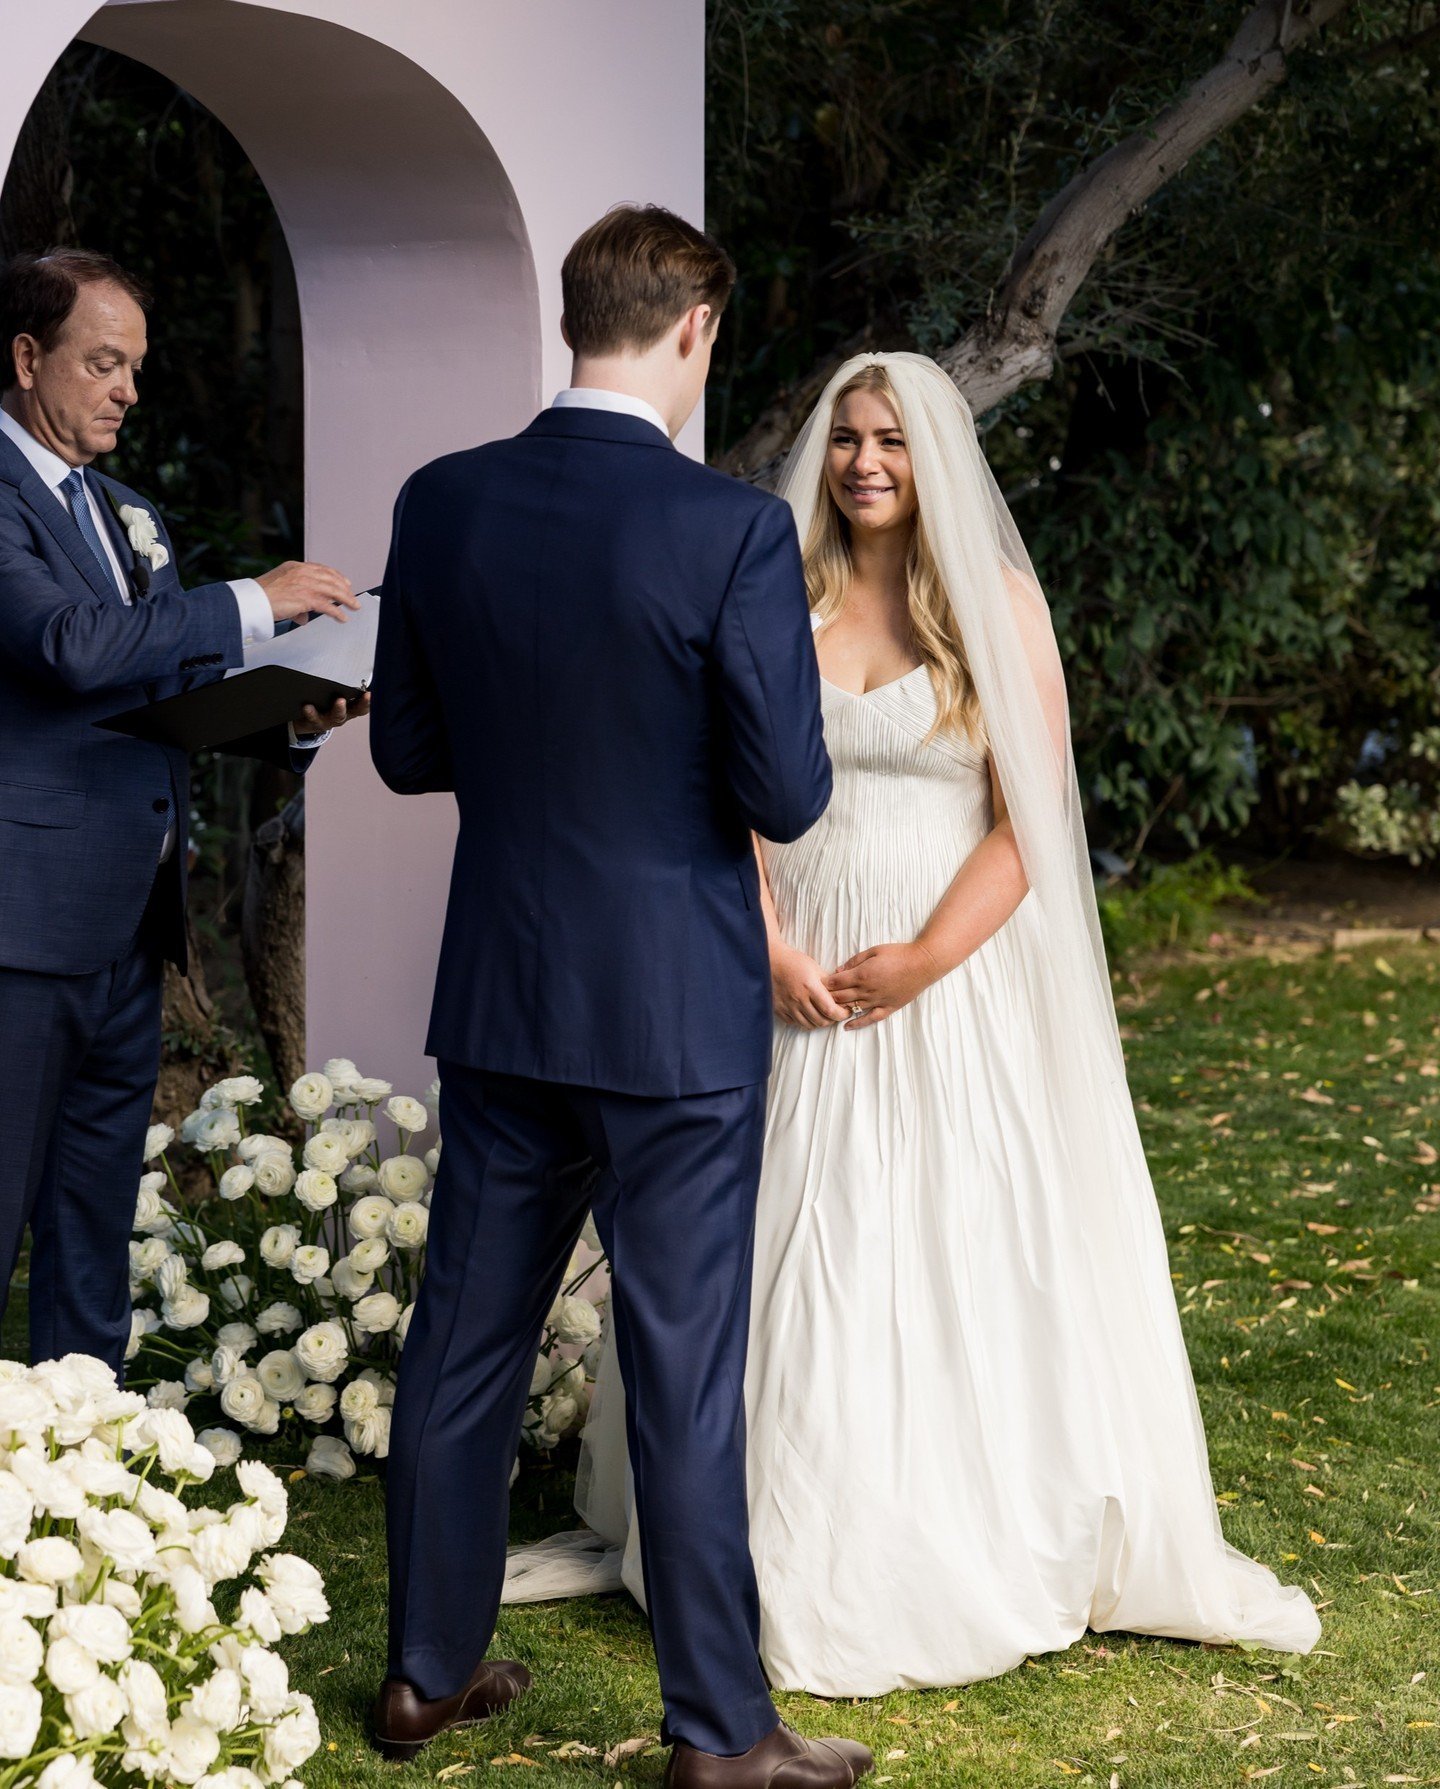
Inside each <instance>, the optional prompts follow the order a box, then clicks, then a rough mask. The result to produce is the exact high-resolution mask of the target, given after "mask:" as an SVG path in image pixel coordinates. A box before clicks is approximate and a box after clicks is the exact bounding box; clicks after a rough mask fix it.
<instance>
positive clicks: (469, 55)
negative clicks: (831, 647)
mask: <svg viewBox="0 0 1440 1789" xmlns="http://www.w3.org/2000/svg"><path fill="white" fill-rule="evenodd" d="M6 13H7V19H6V27H7V30H6V39H7V41H6V55H5V57H4V59H3V61H0V175H3V170H4V167H5V165H8V162H9V158H10V155H11V153H12V151H13V148H14V144H15V139H16V136H17V134H18V132H19V129H20V126H21V124H22V122H23V120H24V118H25V115H26V112H27V111H28V109H29V107H30V104H31V102H32V100H33V99H34V97H35V94H36V92H37V91H38V89H39V87H40V85H41V83H42V81H43V80H44V78H45V75H46V74H47V72H48V71H49V69H50V67H51V65H52V64H53V63H54V61H55V60H56V58H57V57H58V56H59V55H60V53H61V52H62V51H63V50H64V48H65V47H66V45H67V44H68V43H69V42H70V41H71V40H72V39H73V38H76V37H80V38H83V39H85V40H86V41H88V42H92V43H97V44H103V45H104V46H106V47H107V48H109V49H113V50H118V51H120V52H121V53H122V54H124V55H126V56H130V57H133V58H134V59H135V60H137V61H140V62H145V63H148V64H150V65H151V66H152V67H154V68H156V69H158V70H159V71H160V72H161V73H163V74H165V75H167V76H168V77H169V78H170V79H172V80H174V81H176V82H178V83H179V84H180V85H181V86H183V87H184V88H186V89H187V90H188V91H189V92H190V93H192V94H193V95H194V96H195V97H196V99H198V100H200V101H201V102H202V103H203V104H204V105H206V106H208V107H209V108H210V110H211V111H213V112H214V113H215V114H216V116H217V117H218V118H219V119H220V120H221V121H222V122H223V123H224V124H225V126H226V127H227V128H228V129H229V130H230V131H231V132H232V133H233V134H234V136H235V137H236V138H237V139H238V140H239V142H240V143H241V144H242V145H243V147H244V148H245V151H246V153H247V154H248V155H249V156H250V158H251V160H252V161H253V162H254V165H255V168H256V170H257V172H258V173H259V174H260V176H261V178H262V179H263V180H264V182H265V184H266V186H267V187H268V189H269V192H270V195H271V197H272V199H273V201H274V203H275V208H276V210H277V212H278V213H279V216H280V221H281V224H282V226H283V227H284V230H285V235H286V238H287V241H288V243H289V247H290V252H291V255H292V257H293V260H294V263H295V273H296V279H297V283H298V286H299V292H300V306H301V317H302V325H303V330H304V364H305V494H306V506H305V510H306V513H305V551H306V553H307V555H309V556H310V557H312V558H317V559H323V560H328V561H330V562H332V563H334V564H336V565H338V566H340V567H341V568H342V569H343V570H344V571H346V572H347V573H348V574H349V575H350V576H351V577H352V578H353V579H354V580H355V582H356V584H357V585H359V584H362V583H369V582H374V581H376V580H378V578H379V576H380V572H381V570H382V568H383V564H384V552H385V544H386V540H387V538H388V533H389V522H390V507H391V503H392V501H393V499H394V496H395V493H396V492H397V490H398V489H399V487H400V484H401V483H402V481H403V480H404V478H405V477H406V476H407V475H408V474H409V473H410V472H411V471H412V470H413V469H414V468H415V467H416V466H417V465H419V464H420V463H421V462H422V461H424V460H427V459H431V458H433V457H434V456H435V455H436V454H441V453H447V452H450V451H452V450H454V449H456V448H461V447H467V446H471V445H473V444H474V443H475V442H477V441H483V440H488V439H492V438H494V437H496V436H499V435H505V434H510V433H513V432H514V431H515V430H517V429H519V428H522V427H523V426H524V425H525V423H526V422H528V421H529V419H530V417H531V416H532V415H533V414H534V412H535V411H536V409H538V408H539V407H540V405H541V404H542V403H544V402H548V400H549V397H550V396H551V394H552V393H553V392H554V391H555V390H557V389H558V388H559V387H560V386H562V385H564V384H565V383H566V380H567V378H568V373H569V356H568V353H567V352H566V350H565V347H564V344H563V342H562V341H561V339H560V330H559V316H560V294H559V268H560V262H561V260H562V258H563V256H564V253H565V250H566V249H567V248H568V246H569V245H570V243H571V241H573V239H574V238H575V236H576V235H578V234H579V232H580V231H581V230H582V229H583V228H584V227H585V225H586V224H588V223H590V222H591V221H592V220H593V219H594V218H595V217H597V216H598V215H599V214H600V213H601V212H602V211H604V210H605V208H606V207H607V206H609V205H611V204H614V203H615V202H617V201H619V200H624V199H631V200H642V201H649V200H653V201H656V202H658V203H661V204H666V205H670V206H673V207H674V208H675V209H677V210H679V211H681V212H683V213H685V214H686V215H687V216H690V217H693V218H696V219H699V218H700V216H701V214H702V211H703V154H704V150H703V129H704V126H703V117H704V114H703V87H702V81H703V55H704V5H703V0H605V4H604V5H596V4H594V0H532V4H530V5H528V6H523V7H516V6H514V5H513V4H511V3H510V0H406V4H405V5H404V6H403V7H402V6H397V5H396V4H394V0H276V3H274V4H270V5H258V4H252V0H110V3H109V4H108V5H105V6H102V7H101V8H100V9H99V10H98V11H97V10H96V9H95V7H94V5H93V0H28V3H24V0H12V3H11V4H10V5H8V6H7V7H6ZM91 246H94V247H97V248H104V247H105V246H106V245H105V244H104V243H94V244H92V245H91ZM163 329H164V319H163V318H159V319H157V331H158V332H159V333H163ZM701 443H702V434H701V424H700V421H699V419H698V417H697V418H696V419H695V420H694V421H692V423H691V425H690V428H689V430H688V431H687V434H686V436H685V437H684V438H682V441H681V446H682V447H684V448H686V449H687V450H688V451H691V452H695V453H699V452H700V451H701ZM307 802H308V813H307V818H306V830H307V841H306V891H307V892H306V905H307V938H306V972H307V990H308V992H307V1021H308V1054H309V1058H310V1060H311V1061H312V1062H319V1061H321V1060H323V1059H324V1058H325V1057H326V1056H330V1055H347V1056H353V1057H355V1059H356V1060H357V1061H359V1062H360V1063H361V1064H362V1066H363V1067H364V1069H365V1072H366V1073H368V1074H379V1075H384V1076H386V1077H387V1078H388V1079H391V1080H393V1081H394V1082H395V1083H396V1085H397V1086H398V1087H402V1088H404V1089H405V1090H407V1091H411V1090H414V1091H418V1090H419V1089H420V1088H422V1087H423V1086H424V1085H425V1084H426V1083H427V1082H428V1080H429V1079H430V1076H431V1074H432V1072H433V1070H432V1069H431V1067H430V1065H429V1064H428V1063H427V1062H426V1061H425V1059H424V1031H425V1020H426V1016H427V1013H428V1007H429V997H430V985H431V979H432V974H433V967H434V962H435V957H436V952H437V949H438V945H439V937H440V925H441V919H442V916H443V911H444V902H445V892H446V882H447V876H448V868H449V857H450V847H451V843H452V840H453V837H454V829H455V821H454V807H453V803H452V802H451V801H450V799H449V797H441V796H434V797H425V798H422V799H410V800H403V801H402V800H400V799H398V798H396V797H394V796H392V795H390V794H389V792H388V791H387V790H386V789H385V788H384V787H383V786H382V785H381V783H380V781H379V779H378V778H377V777H376V776H375V774H374V772H373V771H372V770H371V768H370V761H369V752H368V746H367V741H366V738H365V724H364V723H361V724H359V725H357V726H355V727H353V728H348V729H346V731H345V732H343V733H341V734H339V735H338V736H337V737H336V738H335V740H333V741H332V742H331V744H330V745H329V746H327V748H326V750H325V752H324V754H323V755H322V757H321V760H320V762H319V763H318V764H317V765H316V767H315V771H314V773H313V774H312V776H311V777H310V779H309V785H308V791H307Z"/></svg>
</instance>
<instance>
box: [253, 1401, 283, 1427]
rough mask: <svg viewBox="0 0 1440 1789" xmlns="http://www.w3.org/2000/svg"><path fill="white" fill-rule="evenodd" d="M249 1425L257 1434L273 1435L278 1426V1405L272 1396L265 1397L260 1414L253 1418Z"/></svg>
mask: <svg viewBox="0 0 1440 1789" xmlns="http://www.w3.org/2000/svg"><path fill="white" fill-rule="evenodd" d="M250 1427H251V1428H252V1429H253V1430H254V1432H255V1433H256V1434H257V1435H273V1434H275V1433H276V1431H277V1430H278V1429H279V1427H280V1405H279V1404H278V1402H277V1401H276V1400H275V1399H274V1398H272V1397H269V1396H267V1397H266V1399H265V1403H264V1405H263V1406H262V1408H261V1411H260V1414H259V1415H258V1416H257V1417H256V1418H255V1420H254V1422H252V1423H251V1425H250Z"/></svg>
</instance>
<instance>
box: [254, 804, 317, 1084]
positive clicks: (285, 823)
mask: <svg viewBox="0 0 1440 1789" xmlns="http://www.w3.org/2000/svg"><path fill="white" fill-rule="evenodd" d="M240 950H241V954H242V956H243V958H244V962H245V980H246V983H247V985H248V986H249V989H250V998H251V1001H252V1002H253V1004H254V1007H255V1017H256V1019H257V1021H258V1022H259V1025H260V1034H261V1036H262V1037H263V1038H264V1039H265V1045H266V1048H267V1049H268V1050H269V1052H270V1061H271V1064H272V1065H273V1067H274V1070H275V1074H276V1078H277V1080H278V1081H279V1084H280V1085H281V1086H282V1087H289V1086H290V1085H291V1084H292V1083H293V1082H295V1081H297V1080H299V1078H300V1076H301V1075H303V1074H304V1073H305V795H304V791H303V790H302V791H301V792H300V793H299V794H297V795H295V796H293V797H292V798H291V800H290V801H289V802H288V803H287V804H286V806H285V807H284V808H283V809H282V810H281V812H280V813H278V814H274V815H272V816H271V818H270V819H268V820H266V821H265V822H264V824H263V825H261V826H260V827H258V828H257V829H256V833H255V843H254V845H253V847H252V849H251V852H250V863H249V867H248V870H247V872H246V877H245V902H244V908H243V910H242V913H241V918H240Z"/></svg>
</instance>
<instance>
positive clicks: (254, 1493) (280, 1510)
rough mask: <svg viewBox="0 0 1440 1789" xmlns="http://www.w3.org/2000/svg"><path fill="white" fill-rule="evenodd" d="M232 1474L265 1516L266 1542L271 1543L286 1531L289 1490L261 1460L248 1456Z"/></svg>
mask: <svg viewBox="0 0 1440 1789" xmlns="http://www.w3.org/2000/svg"><path fill="white" fill-rule="evenodd" d="M235 1476H236V1478H237V1480H238V1481H239V1484H240V1489H241V1490H242V1491H243V1492H244V1493H245V1495H246V1496H247V1497H250V1498H253V1499H254V1502H255V1504H256V1507H257V1508H258V1509H259V1510H260V1513H261V1514H262V1515H263V1516H264V1518H265V1526H264V1531H263V1532H264V1539H265V1545H266V1546H267V1547H270V1546H274V1544H275V1542H276V1541H278V1540H279V1538H280V1536H281V1535H282V1534H284V1532H285V1519H286V1516H287V1514H288V1512H289V1508H290V1496H289V1493H288V1492H287V1491H286V1489H285V1487H284V1485H283V1484H282V1483H281V1482H280V1480H279V1478H278V1477H277V1476H276V1475H275V1473H274V1472H272V1471H271V1470H270V1468H269V1467H268V1466H267V1465H266V1464H265V1463H264V1461H263V1460H247V1461H246V1462H245V1464H244V1465H243V1466H241V1467H240V1468H239V1469H238V1470H237V1472H236V1474H235Z"/></svg>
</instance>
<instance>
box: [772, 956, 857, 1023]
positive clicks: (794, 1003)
mask: <svg viewBox="0 0 1440 1789" xmlns="http://www.w3.org/2000/svg"><path fill="white" fill-rule="evenodd" d="M770 985H771V989H772V992H773V997H774V1005H775V1017H776V1018H777V1019H780V1020H782V1021H783V1022H784V1023H785V1024H786V1025H798V1026H800V1028H801V1029H802V1030H804V1031H818V1030H819V1029H820V1027H821V1026H822V1025H837V1024H839V1022H840V1020H841V1019H843V1018H844V1017H845V1008H844V1007H843V1006H837V1005H836V1004H835V1002H834V1001H833V1000H832V999H831V997H830V994H829V991H828V990H827V989H826V986H825V977H824V974H823V973H822V971H821V968H820V965H819V964H818V963H817V962H816V961H815V959H814V957H809V956H806V954H805V952H804V951H803V950H793V949H791V948H790V947H789V946H785V947H783V948H782V949H779V950H776V951H772V952H771V955H770Z"/></svg>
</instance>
